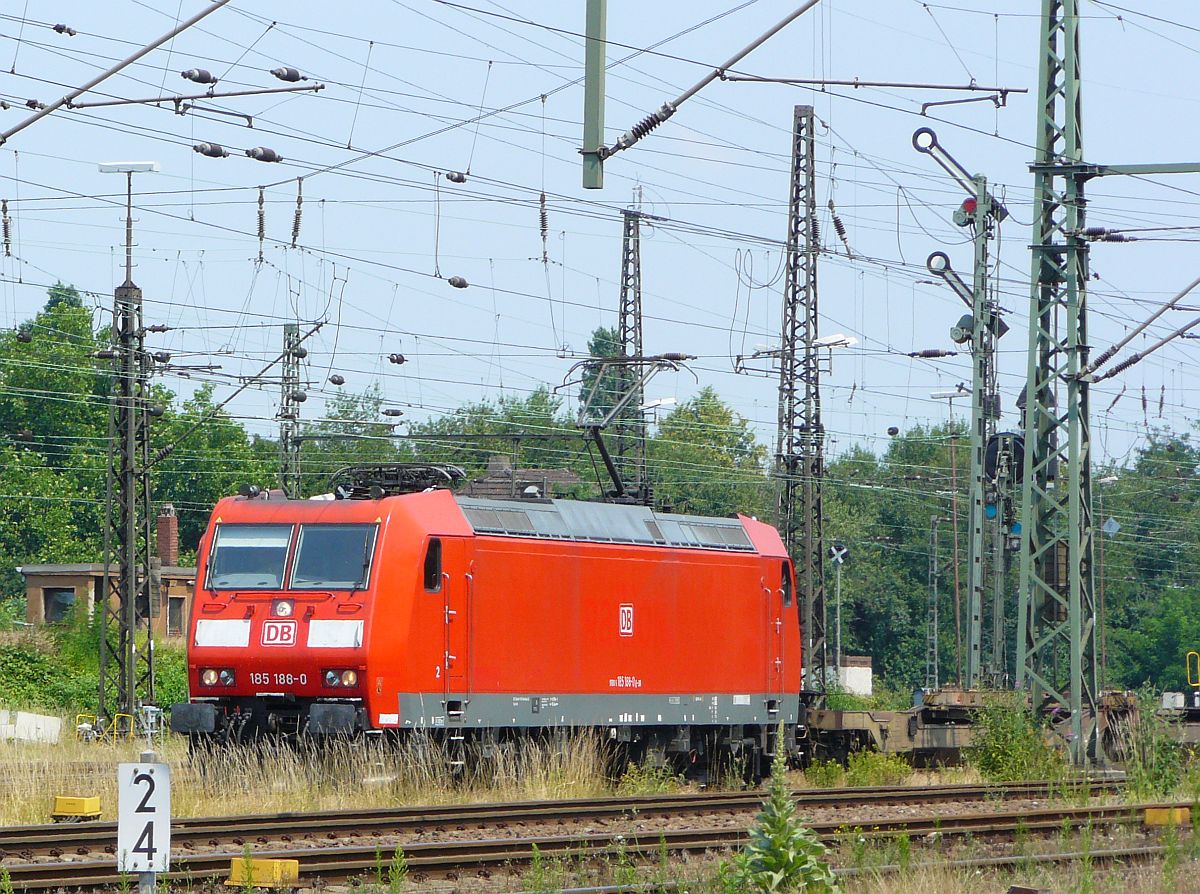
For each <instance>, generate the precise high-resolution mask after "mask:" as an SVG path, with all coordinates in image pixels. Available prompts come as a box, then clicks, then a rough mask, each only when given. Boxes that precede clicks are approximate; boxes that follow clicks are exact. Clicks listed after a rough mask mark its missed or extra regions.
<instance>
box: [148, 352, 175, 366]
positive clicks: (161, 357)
mask: <svg viewBox="0 0 1200 894" xmlns="http://www.w3.org/2000/svg"><path fill="white" fill-rule="evenodd" d="M152 356H153V357H154V360H155V362H156V363H170V362H171V355H170V354H169V353H168V352H166V351H156V352H155V353H154V354H153V355H152Z"/></svg>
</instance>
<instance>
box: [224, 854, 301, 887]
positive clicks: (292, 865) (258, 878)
mask: <svg viewBox="0 0 1200 894" xmlns="http://www.w3.org/2000/svg"><path fill="white" fill-rule="evenodd" d="M299 880H300V861H299V860H265V859H256V858H253V857H252V858H250V859H246V858H245V857H234V858H233V859H232V860H230V861H229V878H228V879H227V880H226V881H225V884H226V885H228V886H230V887H234V888H237V887H245V886H247V885H248V886H250V887H252V888H294V887H296V885H297V884H298V882H299Z"/></svg>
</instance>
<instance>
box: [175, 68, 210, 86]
mask: <svg viewBox="0 0 1200 894" xmlns="http://www.w3.org/2000/svg"><path fill="white" fill-rule="evenodd" d="M179 76H180V77H181V78H183V79H184V80H187V81H193V82H194V83H197V84H215V83H216V82H217V79H216V78H215V77H213V73H212V72H211V71H209V70H208V69H206V68H189V69H188V70H187V71H181V72H180V73H179Z"/></svg>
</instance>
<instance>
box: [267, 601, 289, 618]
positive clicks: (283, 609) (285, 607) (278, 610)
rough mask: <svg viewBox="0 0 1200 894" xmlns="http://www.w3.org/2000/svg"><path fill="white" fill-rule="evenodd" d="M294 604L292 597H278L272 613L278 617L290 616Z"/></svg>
mask: <svg viewBox="0 0 1200 894" xmlns="http://www.w3.org/2000/svg"><path fill="white" fill-rule="evenodd" d="M293 611H294V605H293V603H292V600H290V599H276V600H275V602H274V604H272V606H271V614H273V615H274V616H275V617H277V618H290V617H291V616H292V612H293Z"/></svg>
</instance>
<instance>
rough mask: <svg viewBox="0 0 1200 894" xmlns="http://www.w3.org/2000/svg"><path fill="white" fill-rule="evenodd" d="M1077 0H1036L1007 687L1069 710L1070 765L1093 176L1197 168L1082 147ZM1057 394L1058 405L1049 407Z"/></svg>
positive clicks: (1076, 717)
mask: <svg viewBox="0 0 1200 894" xmlns="http://www.w3.org/2000/svg"><path fill="white" fill-rule="evenodd" d="M1079 23H1080V16H1079V0H1042V14H1041V29H1040V34H1039V38H1038V57H1039V60H1040V61H1039V64H1038V84H1039V85H1040V86H1039V96H1038V100H1037V151H1036V153H1035V157H1034V163H1033V165H1031V170H1032V172H1033V175H1034V216H1033V227H1034V232H1033V245H1032V258H1031V264H1032V273H1031V276H1030V279H1031V291H1030V301H1029V311H1030V313H1029V358H1028V375H1027V380H1026V386H1025V387H1026V407H1025V470H1024V474H1023V480H1022V492H1023V497H1024V505H1023V506H1022V524H1021V589H1020V608H1019V612H1018V615H1017V686H1018V687H1028V688H1029V690H1030V692H1031V694H1032V698H1033V704H1034V706H1035V707H1038V708H1042V707H1045V706H1047V705H1049V704H1052V703H1055V704H1057V705H1059V706H1062V707H1066V708H1068V709H1069V710H1070V714H1071V730H1070V733H1071V735H1070V748H1071V757H1072V760H1073V761H1074V763H1075V764H1076V765H1085V764H1088V763H1090V762H1092V761H1096V760H1100V759H1102V755H1101V753H1100V749H1099V747H1098V743H1097V741H1096V730H1097V707H1098V705H1097V685H1096V677H1097V674H1096V602H1095V591H1094V586H1093V585H1094V581H1093V568H1092V564H1093V563H1092V557H1093V552H1094V531H1093V523H1092V479H1091V429H1090V424H1089V395H1088V391H1089V385H1090V382H1091V381H1092V378H1093V374H1092V373H1091V372H1090V370H1089V364H1088V350H1089V343H1088V325H1087V283H1088V273H1089V271H1088V250H1089V245H1088V241H1087V233H1086V228H1085V209H1086V200H1085V196H1084V186H1085V184H1086V182H1087V181H1088V180H1089V179H1091V178H1092V177H1101V176H1109V175H1133V176H1139V175H1146V174H1179V173H1196V172H1200V164H1197V163H1152V164H1134V165H1100V164H1092V163H1088V162H1086V161H1085V160H1084V156H1083V134H1082V121H1081V117H1082V113H1081V104H1080V98H1081V92H1082V90H1081V82H1080V74H1079ZM1064 393H1065V397H1066V401H1065V404H1066V412H1065V413H1062V412H1060V411H1059V409H1058V407H1059V402H1058V401H1059V398H1060V396H1062V395H1063V394H1064Z"/></svg>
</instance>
